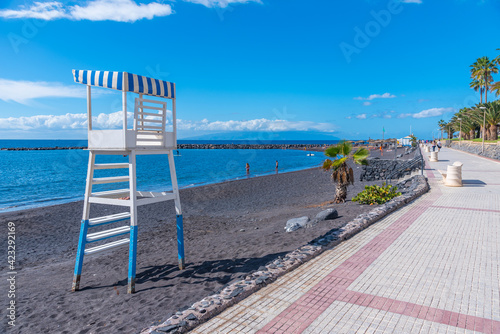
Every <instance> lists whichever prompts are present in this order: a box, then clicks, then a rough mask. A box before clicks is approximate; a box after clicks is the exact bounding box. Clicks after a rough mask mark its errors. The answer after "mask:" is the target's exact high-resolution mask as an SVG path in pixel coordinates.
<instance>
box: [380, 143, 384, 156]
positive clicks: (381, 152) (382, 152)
mask: <svg viewBox="0 0 500 334" xmlns="http://www.w3.org/2000/svg"><path fill="white" fill-rule="evenodd" d="M380 155H381V156H384V150H383V149H382V145H380Z"/></svg>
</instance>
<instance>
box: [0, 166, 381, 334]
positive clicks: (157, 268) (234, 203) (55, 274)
mask: <svg viewBox="0 0 500 334" xmlns="http://www.w3.org/2000/svg"><path fill="white" fill-rule="evenodd" d="M360 170H361V168H360V167H357V168H355V171H356V175H359V172H360ZM356 179H357V180H358V179H359V176H356ZM365 184H366V183H362V182H356V183H355V186H351V187H349V194H348V199H350V198H352V196H354V195H355V194H357V193H358V192H359V191H360V190H362V189H363V187H364V185H365ZM370 184H373V182H370ZM334 191H335V188H334V185H333V184H332V182H331V180H330V175H329V174H328V173H325V172H323V171H322V170H321V169H320V168H313V169H308V170H303V171H298V172H290V173H284V174H278V175H268V176H262V177H257V178H249V179H244V180H238V181H229V182H224V183H219V184H214V185H208V186H202V187H196V188H186V189H183V190H181V200H182V204H183V210H184V215H185V221H184V231H185V243H186V269H185V270H183V271H180V270H179V269H178V267H177V245H176V229H175V214H174V206H173V203H168V202H167V203H160V204H157V205H151V206H146V207H140V209H139V243H138V258H137V285H136V289H137V293H136V294H134V295H127V293H126V290H127V287H126V284H127V259H128V250H127V249H126V248H122V249H118V250H115V251H113V252H111V253H105V254H101V255H97V256H94V257H86V259H85V263H84V267H83V275H82V282H81V287H82V290H81V291H79V292H76V293H71V292H70V288H71V282H72V276H73V267H74V261H75V254H76V247H77V243H78V234H79V228H80V219H81V213H82V205H83V204H82V202H73V203H67V204H63V205H57V206H50V207H44V208H38V209H31V210H25V211H19V212H12V213H4V214H2V215H0V220H1V224H2V229H3V230H4V232H5V230H6V223H7V222H14V223H15V224H16V236H17V241H16V250H17V254H16V256H17V257H16V260H17V267H18V275H17V307H18V309H17V316H18V319H17V326H16V327H15V330H14V332H18V333H34V332H37V333H116V332H122V333H136V332H139V331H140V330H141V329H142V328H144V327H147V326H149V325H152V324H157V323H158V322H161V321H163V320H165V319H166V318H168V316H169V315H170V314H172V313H174V312H176V311H177V310H179V309H182V308H185V307H188V306H189V305H191V304H192V303H193V302H195V301H198V300H200V299H202V298H203V297H205V296H207V295H209V294H211V293H213V292H214V291H217V290H219V289H221V288H222V287H223V286H224V285H225V284H227V283H229V282H231V281H232V280H235V279H237V278H238V277H241V276H243V275H245V274H246V273H248V272H251V271H254V270H257V269H258V268H259V267H260V266H261V265H264V264H266V263H267V262H269V261H271V260H273V259H275V258H277V257H278V256H280V255H283V254H285V253H286V252H289V251H291V250H294V249H296V248H297V247H299V246H301V245H304V244H306V243H307V242H309V241H311V240H313V239H314V238H316V237H318V236H321V235H323V234H324V233H326V232H327V231H329V230H331V229H335V228H339V227H341V226H343V225H344V224H345V223H347V222H348V221H350V220H351V219H353V218H355V217H356V216H357V215H358V214H359V213H361V212H366V211H369V210H370V209H371V208H372V207H370V206H362V205H358V204H356V203H352V202H351V201H350V200H349V201H347V202H346V203H345V204H335V205H332V204H328V202H329V201H331V200H332V199H333V196H334ZM328 207H334V208H336V209H337V210H338V212H339V218H337V219H335V220H331V221H324V222H321V223H319V224H317V225H316V226H315V227H313V228H308V229H300V230H298V231H295V232H293V233H286V232H285V230H284V226H285V224H286V221H287V220H288V219H290V218H294V217H300V216H305V215H307V216H309V217H314V216H315V215H316V214H317V213H318V212H320V211H321V210H323V209H325V208H328ZM93 208H95V209H93V210H92V211H91V216H99V215H104V214H111V213H114V212H121V211H120V208H116V209H115V208H114V207H110V206H97V205H96V206H94V207H93ZM121 210H123V209H121ZM0 247H2V249H6V239H5V238H2V241H1V246H0ZM1 269H2V270H1V271H2V277H0V281H1V282H2V286H3V285H4V284H5V283H4V282H5V281H6V272H7V270H6V263H5V262H4V263H1ZM2 288H3V287H2ZM4 310H5V308H3V310H2V312H3V314H5V311H4ZM5 325H6V322H2V326H5ZM9 331H10V329H9Z"/></svg>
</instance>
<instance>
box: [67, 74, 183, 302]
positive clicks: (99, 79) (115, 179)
mask: <svg viewBox="0 0 500 334" xmlns="http://www.w3.org/2000/svg"><path fill="white" fill-rule="evenodd" d="M73 77H74V80H75V82H77V83H81V84H84V85H87V122H88V150H89V163H88V171H87V185H86V188H85V200H84V206H83V217H82V223H81V229H80V238H79V243H78V251H77V255H76V263H75V273H74V278H73V287H72V291H77V290H78V289H79V288H80V277H81V273H82V265H83V258H84V256H85V255H93V254H97V253H101V252H105V251H109V250H112V249H115V248H118V247H125V246H128V247H129V264H128V289H127V291H128V293H134V292H135V272H136V255H137V232H138V231H137V220H138V219H137V218H138V217H137V207H138V206H140V205H146V204H152V203H158V202H163V201H168V200H174V202H175V210H176V215H177V250H178V260H179V268H180V269H184V237H183V224H182V209H181V202H180V198H179V188H178V184H177V177H176V173H175V164H174V157H173V150H175V149H176V148H177V129H176V110H175V84H174V83H171V82H166V81H162V80H157V79H152V78H148V77H144V76H140V75H136V74H131V73H127V72H110V71H84V70H73ZM92 86H96V87H104V88H111V89H115V90H118V91H121V92H122V113H123V128H121V129H93V128H92V103H91V87H92ZM127 93H135V94H138V97H136V98H135V100H134V102H135V107H134V117H133V126H131V125H129V124H127V116H128V113H127ZM144 95H147V96H151V97H154V99H152V98H149V99H145V98H144ZM158 98H160V99H158ZM168 107H170V108H171V121H170V120H168V119H167V118H168V116H169V115H170V111H168V110H169V109H168ZM167 128H168V130H169V131H167ZM142 154H158V155H160V154H163V155H167V156H168V165H169V168H170V177H171V180H172V192H145V191H138V190H137V179H136V156H137V155H142ZM97 155H106V156H110V155H122V156H128V163H104V164H101V163H99V164H96V163H95V161H96V156H97ZM109 169H128V174H127V175H123V176H111V177H95V176H94V172H95V171H96V170H109ZM107 183H127V186H128V188H126V189H123V186H121V187H119V188H121V189H116V190H107V191H99V192H94V191H93V190H92V187H93V186H94V185H98V184H107ZM127 186H125V187H127ZM91 204H105V205H114V206H121V207H125V208H128V210H127V211H125V212H122V213H118V214H113V215H109V216H104V217H95V218H90V205H91ZM125 222H130V223H129V224H126V225H124V226H120V227H115V228H111V229H108V230H103V231H99V232H94V233H88V232H90V231H89V230H91V229H92V228H94V227H97V226H102V225H105V224H115V223H121V224H123V223H125ZM115 237H121V239H119V240H116V238H115ZM111 238H113V239H115V240H114V241H110V240H107V239H111ZM102 241H105V242H102ZM94 242H97V243H98V246H93V245H92V243H94ZM91 246H93V247H91Z"/></svg>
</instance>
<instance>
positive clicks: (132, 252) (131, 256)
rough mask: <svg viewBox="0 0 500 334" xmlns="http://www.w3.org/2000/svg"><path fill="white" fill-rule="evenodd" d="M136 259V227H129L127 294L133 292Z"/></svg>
mask: <svg viewBox="0 0 500 334" xmlns="http://www.w3.org/2000/svg"><path fill="white" fill-rule="evenodd" d="M136 258H137V225H136V226H130V248H129V253H128V288H127V293H134V292H135V263H136Z"/></svg>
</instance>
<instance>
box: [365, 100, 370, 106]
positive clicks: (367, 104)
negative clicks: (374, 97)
mask: <svg viewBox="0 0 500 334" xmlns="http://www.w3.org/2000/svg"><path fill="white" fill-rule="evenodd" d="M371 104H372V103H371V102H368V101H365V102H363V105H364V106H371Z"/></svg>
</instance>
